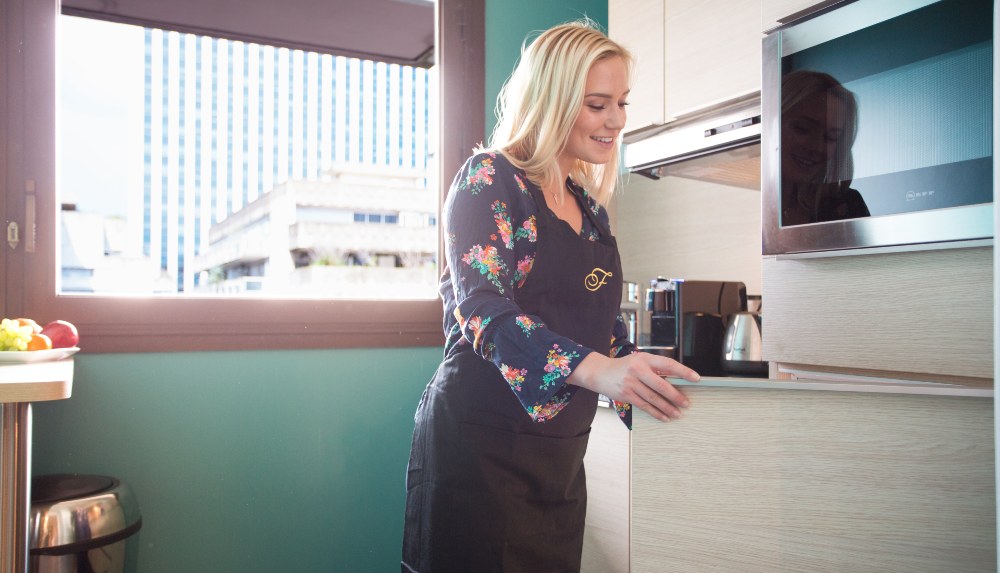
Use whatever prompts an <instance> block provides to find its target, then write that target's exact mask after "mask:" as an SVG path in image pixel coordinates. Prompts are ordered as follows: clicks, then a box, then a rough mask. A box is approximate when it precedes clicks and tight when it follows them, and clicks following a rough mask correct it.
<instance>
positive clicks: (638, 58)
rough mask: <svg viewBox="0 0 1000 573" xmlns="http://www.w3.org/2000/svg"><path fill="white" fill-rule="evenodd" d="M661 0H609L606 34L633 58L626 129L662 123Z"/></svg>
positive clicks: (632, 129)
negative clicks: (629, 52)
mask: <svg viewBox="0 0 1000 573" xmlns="http://www.w3.org/2000/svg"><path fill="white" fill-rule="evenodd" d="M663 10H664V3H663V0H609V1H608V35H609V36H610V37H611V39H613V40H614V41H616V42H619V43H620V44H622V45H623V46H625V47H626V48H628V50H629V51H631V52H632V56H633V58H634V59H635V68H634V70H633V73H632V93H631V94H629V98H628V99H629V106H628V119H627V120H626V123H625V133H629V132H632V131H636V130H638V129H642V128H644V127H650V126H653V125H660V124H662V123H663V119H664V118H663V95H664V83H663V58H664V35H663Z"/></svg>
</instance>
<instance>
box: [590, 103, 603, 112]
mask: <svg viewBox="0 0 1000 573" xmlns="http://www.w3.org/2000/svg"><path fill="white" fill-rule="evenodd" d="M587 107H589V108H590V109H592V110H594V111H604V106H603V105H597V104H590V105H588V106H587Z"/></svg>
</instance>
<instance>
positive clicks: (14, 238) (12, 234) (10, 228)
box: [7, 221, 21, 249]
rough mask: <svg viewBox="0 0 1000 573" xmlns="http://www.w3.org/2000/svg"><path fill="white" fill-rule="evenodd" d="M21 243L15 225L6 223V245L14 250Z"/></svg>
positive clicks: (12, 222)
mask: <svg viewBox="0 0 1000 573" xmlns="http://www.w3.org/2000/svg"><path fill="white" fill-rule="evenodd" d="M20 242H21V237H20V233H19V232H18V227H17V223H15V222H14V221H11V222H10V223H7V244H8V245H10V248H12V249H16V248H17V244H18V243H20Z"/></svg>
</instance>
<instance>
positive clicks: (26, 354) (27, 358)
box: [0, 346, 80, 365]
mask: <svg viewBox="0 0 1000 573" xmlns="http://www.w3.org/2000/svg"><path fill="white" fill-rule="evenodd" d="M79 351H80V349H79V348H78V347H76V346H74V347H73V348H53V349H51V350H8V351H5V352H0V365H2V364H29V363H31V362H51V361H53V360H62V359H63V358H69V357H70V356H73V355H74V354H76V353H77V352H79Z"/></svg>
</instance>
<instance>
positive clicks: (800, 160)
mask: <svg viewBox="0 0 1000 573" xmlns="http://www.w3.org/2000/svg"><path fill="white" fill-rule="evenodd" d="M792 160H793V161H794V162H795V163H796V164H798V165H800V166H802V167H806V168H813V167H816V166H817V165H819V163H820V162H819V161H815V160H813V159H808V158H805V157H802V156H801V155H792Z"/></svg>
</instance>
